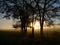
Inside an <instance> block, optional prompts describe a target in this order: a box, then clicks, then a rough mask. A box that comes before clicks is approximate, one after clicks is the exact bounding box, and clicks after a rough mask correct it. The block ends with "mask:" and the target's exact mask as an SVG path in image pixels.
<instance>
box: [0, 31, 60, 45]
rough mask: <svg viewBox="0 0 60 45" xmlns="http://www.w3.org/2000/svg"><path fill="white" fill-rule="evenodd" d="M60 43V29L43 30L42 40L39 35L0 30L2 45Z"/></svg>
mask: <svg viewBox="0 0 60 45" xmlns="http://www.w3.org/2000/svg"><path fill="white" fill-rule="evenodd" d="M52 44H53V45H54V44H56V45H60V31H46V32H43V38H42V41H41V39H40V38H39V37H37V38H35V37H34V38H33V37H32V35H31V34H29V35H28V34H27V33H21V32H16V31H0V45H52Z"/></svg>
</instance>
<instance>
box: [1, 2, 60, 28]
mask: <svg viewBox="0 0 60 45" xmlns="http://www.w3.org/2000/svg"><path fill="white" fill-rule="evenodd" d="M2 4H3V3H1V4H0V6H2ZM7 4H8V5H10V6H13V5H14V4H13V3H9V1H8V2H7ZM54 6H55V7H59V6H60V5H58V4H54ZM0 10H1V9H0ZM59 14H60V12H59ZM4 15H6V13H0V29H12V28H13V27H12V25H13V20H12V19H10V20H7V19H5V18H4V19H3V18H2V17H3V16H4ZM52 20H53V21H54V24H60V17H55V18H52Z"/></svg>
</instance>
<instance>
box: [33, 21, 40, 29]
mask: <svg viewBox="0 0 60 45" xmlns="http://www.w3.org/2000/svg"><path fill="white" fill-rule="evenodd" d="M34 29H40V23H39V21H36V22H35V23H34Z"/></svg>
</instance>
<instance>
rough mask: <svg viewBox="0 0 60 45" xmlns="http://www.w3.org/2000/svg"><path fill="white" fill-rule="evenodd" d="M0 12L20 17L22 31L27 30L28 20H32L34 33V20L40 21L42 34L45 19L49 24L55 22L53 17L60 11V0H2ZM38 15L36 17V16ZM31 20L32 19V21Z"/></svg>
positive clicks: (0, 0)
mask: <svg viewBox="0 0 60 45" xmlns="http://www.w3.org/2000/svg"><path fill="white" fill-rule="evenodd" d="M0 3H1V5H0V12H1V13H6V15H5V16H4V17H6V18H7V19H9V18H10V17H12V19H13V20H14V19H20V22H21V30H22V32H24V31H25V32H26V31H27V25H28V22H32V34H33V35H34V28H33V21H34V18H37V17H39V18H38V20H39V21H40V27H41V29H40V34H41V35H43V25H44V21H45V22H46V23H48V25H52V24H53V22H54V21H53V20H52V18H55V17H56V16H58V15H59V14H58V12H60V1H59V0H0ZM35 15H36V17H35ZM30 20H31V21H30Z"/></svg>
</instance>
